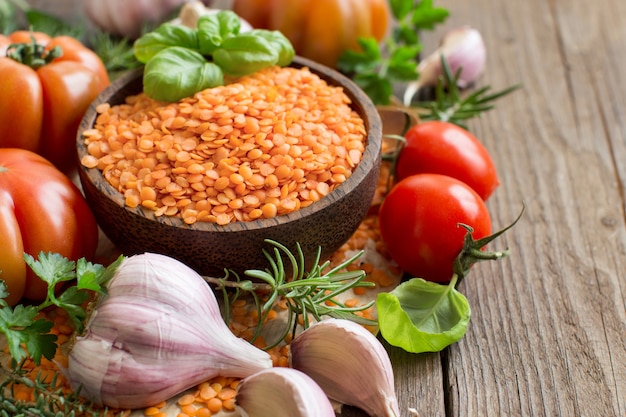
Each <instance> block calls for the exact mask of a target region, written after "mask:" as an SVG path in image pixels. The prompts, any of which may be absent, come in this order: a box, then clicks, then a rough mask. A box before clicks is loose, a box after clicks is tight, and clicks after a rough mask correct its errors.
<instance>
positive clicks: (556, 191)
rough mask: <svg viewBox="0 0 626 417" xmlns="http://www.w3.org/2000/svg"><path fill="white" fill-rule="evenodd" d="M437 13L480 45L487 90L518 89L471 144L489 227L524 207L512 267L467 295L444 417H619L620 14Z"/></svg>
mask: <svg viewBox="0 0 626 417" xmlns="http://www.w3.org/2000/svg"><path fill="white" fill-rule="evenodd" d="M445 5H446V7H448V8H449V9H450V10H451V11H452V17H451V22H450V23H449V25H458V24H463V23H471V24H472V25H473V26H475V27H477V28H478V29H479V30H481V32H482V33H483V36H484V37H485V41H486V43H487V46H488V50H489V57H488V64H487V65H488V67H487V72H486V74H485V77H484V79H483V80H482V82H483V83H488V84H491V85H493V86H494V87H495V88H501V87H504V86H506V85H510V84H514V83H518V82H521V83H523V85H524V89H523V90H522V91H518V92H516V93H514V94H513V95H512V96H510V97H507V98H505V99H503V100H501V102H500V103H499V104H498V107H497V109H496V110H494V111H493V112H491V113H489V114H487V115H485V116H484V117H483V118H482V119H481V120H477V121H475V122H474V123H472V130H473V131H474V132H475V133H476V134H477V135H478V136H479V137H481V138H482V139H483V140H484V141H485V143H486V145H487V147H488V148H489V149H490V150H491V152H492V153H493V155H494V158H495V159H496V164H497V165H498V166H499V168H500V172H501V177H502V178H501V179H502V186H501V187H500V189H499V190H498V191H497V192H496V194H495V195H494V197H493V198H492V199H491V200H490V201H489V206H490V209H491V211H492V213H493V217H494V225H495V226H504V225H506V224H507V223H509V222H510V221H511V220H512V219H513V218H514V217H515V214H516V213H517V211H518V210H519V208H520V206H521V202H522V200H524V201H525V204H526V213H525V215H524V219H523V220H522V222H521V223H520V224H519V225H518V226H517V227H516V228H515V229H514V231H513V233H509V234H508V235H507V236H505V237H504V238H503V239H502V240H501V241H500V242H499V243H497V244H496V246H500V247H504V246H509V247H510V248H511V251H512V256H511V258H510V259H508V260H504V261H500V262H498V263H495V264H494V263H492V264H483V265H479V266H478V267H477V268H476V270H475V271H473V273H472V275H470V277H469V278H468V279H467V280H466V281H465V283H464V284H463V285H462V287H461V289H462V290H463V291H465V293H466V294H467V296H468V298H469V300H470V303H471V304H472V306H473V317H472V322H471V324H470V329H469V331H468V334H467V335H466V336H465V338H464V339H463V340H462V341H461V342H460V343H459V344H457V345H455V346H453V347H452V348H450V349H449V350H448V352H447V353H448V355H447V369H446V375H448V381H447V383H448V384H449V389H450V392H449V394H448V402H447V404H446V405H447V407H448V412H449V415H463V416H468V415H469V416H484V415H512V416H516V415H527V416H542V415H545V416H599V415H602V416H612V415H616V416H621V415H624V414H625V413H626V409H625V404H626V394H625V390H626V377H625V372H626V366H625V365H624V363H625V362H626V319H625V308H624V306H625V304H626V303H625V287H626V284H625V283H624V279H623V278H622V271H623V270H624V267H625V266H626V257H624V247H625V242H626V234H625V228H624V216H623V205H624V201H623V195H622V194H623V179H624V166H623V165H624V164H623V162H622V163H620V161H624V160H625V159H624V128H625V126H624V120H623V112H624V109H626V107H625V103H624V98H623V97H624V94H623V93H624V91H623V90H624V88H625V87H624V81H625V80H624V75H623V71H622V69H621V62H622V61H623V57H624V56H626V54H624V52H626V51H624V48H625V47H626V46H624V39H626V36H624V35H626V34H625V33H624V27H623V26H624V25H623V23H624V21H625V17H626V13H625V9H624V5H622V4H618V2H617V1H609V0H604V1H599V2H592V3H590V2H584V1H579V0H576V1H567V2H565V1H551V2H544V1H539V0H530V1H525V2H500V1H498V0H480V1H474V2H471V4H470V2H465V1H460V0H459V1H447V2H446V4H445ZM618 157H619V158H618Z"/></svg>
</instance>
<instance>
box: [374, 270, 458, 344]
mask: <svg viewBox="0 0 626 417" xmlns="http://www.w3.org/2000/svg"><path fill="white" fill-rule="evenodd" d="M455 283H456V277H455V279H453V280H452V281H451V282H450V284H449V285H441V284H437V283H434V282H430V281H426V280H424V279H422V278H413V279H411V280H409V281H406V282H404V283H402V284H400V285H399V286H398V287H396V288H395V289H394V290H393V291H391V292H389V293H380V294H379V295H378V297H377V299H376V308H377V310H378V324H379V326H380V332H381V334H382V336H383V337H384V338H385V340H386V341H387V342H389V344H391V345H393V346H397V347H400V348H402V349H404V350H406V351H407V352H412V353H422V352H439V351H441V350H442V349H444V348H445V347H447V346H449V345H451V344H452V343H454V342H457V341H458V340H460V339H461V338H462V337H463V336H464V335H465V332H466V330H467V326H468V324H469V320H470V306H469V302H468V301H467V298H465V296H464V295H463V294H461V293H460V292H459V291H457V290H456V289H455V288H454V284H455Z"/></svg>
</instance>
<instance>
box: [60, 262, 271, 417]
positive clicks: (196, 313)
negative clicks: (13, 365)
mask: <svg viewBox="0 0 626 417" xmlns="http://www.w3.org/2000/svg"><path fill="white" fill-rule="evenodd" d="M107 290H108V295H107V296H105V297H103V298H102V299H101V300H100V302H99V304H98V305H97V306H96V308H95V310H94V311H93V313H92V315H91V317H90V320H89V321H88V323H87V324H86V330H85V333H84V335H82V336H80V337H77V338H76V341H75V344H74V346H73V347H72V349H71V351H70V354H69V358H68V359H69V366H68V369H67V374H68V378H69V380H70V383H71V386H72V389H74V390H77V389H79V388H80V393H81V395H83V396H85V397H87V398H88V399H90V400H92V401H93V402H94V403H95V404H97V405H100V406H101V405H105V406H108V407H113V408H123V409H124V408H139V407H146V406H150V405H153V404H156V403H158V402H160V401H163V400H166V399H168V398H170V397H172V396H174V395H176V394H178V393H180V392H182V391H184V390H186V389H188V388H191V387H193V386H195V385H197V384H199V383H200V382H202V381H205V380H207V379H210V378H213V377H215V376H218V375H224V376H232V377H241V378H243V377H246V376H248V375H251V374H253V373H255V372H258V371H260V370H262V369H266V368H270V367H271V366H272V360H271V358H270V356H269V354H267V353H266V352H264V351H262V350H260V349H257V348H256V347H254V346H252V345H251V344H249V343H248V342H246V341H245V340H243V339H239V338H237V337H235V336H234V335H233V334H232V332H231V331H230V330H229V329H228V327H227V326H226V324H225V323H224V321H223V319H222V317H221V315H220V311H219V305H218V303H217V300H216V298H215V295H214V294H213V291H212V290H211V289H210V288H209V286H208V285H207V284H206V283H205V282H204V280H203V279H202V277H200V276H199V275H198V274H197V273H196V272H194V271H193V270H192V269H190V268H189V267H187V266H186V265H184V264H182V263H180V262H179V261H177V260H174V259H172V258H169V257H167V256H164V255H156V254H151V253H146V254H142V255H136V256H133V257H130V258H128V259H126V260H124V261H123V262H122V264H121V265H120V266H119V268H118V269H117V271H116V272H115V275H114V277H113V278H112V279H111V281H110V282H109V284H108V285H107Z"/></svg>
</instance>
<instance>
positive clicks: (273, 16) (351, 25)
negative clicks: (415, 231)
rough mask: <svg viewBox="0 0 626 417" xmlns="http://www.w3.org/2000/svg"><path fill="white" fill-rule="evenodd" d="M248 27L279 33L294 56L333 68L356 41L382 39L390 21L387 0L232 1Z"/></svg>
mask: <svg viewBox="0 0 626 417" xmlns="http://www.w3.org/2000/svg"><path fill="white" fill-rule="evenodd" d="M234 11H235V12H236V13H237V14H239V16H241V17H242V18H243V19H245V20H247V21H248V22H249V23H250V24H251V25H252V26H254V27H257V28H264V29H270V30H278V31H280V32H282V33H283V34H284V35H285V36H286V37H287V38H288V39H289V40H290V41H291V43H292V44H293V46H294V49H295V50H296V53H298V54H299V55H302V56H304V57H306V58H309V59H312V60H314V61H317V62H319V63H321V64H324V65H327V66H330V67H335V66H336V65H337V60H338V59H339V57H340V56H341V55H342V54H343V52H345V51H346V50H348V49H358V47H359V45H358V42H357V41H358V39H359V38H367V37H374V38H376V39H377V40H379V41H380V40H382V39H383V38H384V36H385V35H386V33H387V30H388V28H389V25H390V21H391V12H390V10H389V5H388V3H387V0H298V1H294V0H235V6H234Z"/></svg>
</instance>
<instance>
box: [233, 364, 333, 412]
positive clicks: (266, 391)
mask: <svg viewBox="0 0 626 417" xmlns="http://www.w3.org/2000/svg"><path fill="white" fill-rule="evenodd" d="M236 398H237V399H236V402H237V406H238V409H239V411H240V412H241V414H242V415H243V416H244V417H246V416H247V417H335V412H334V410H333V407H332V405H331V403H330V400H329V399H328V397H327V396H326V394H324V391H322V389H321V388H320V387H319V386H318V385H317V384H316V383H315V381H313V380H312V379H311V378H310V377H309V376H307V375H306V374H304V373H302V372H300V371H297V370H295V369H290V368H272V369H267V370H264V371H260V372H257V373H256V374H254V375H252V376H249V377H247V378H245V379H244V380H243V381H241V382H240V383H239V386H238V387H237V397H236Z"/></svg>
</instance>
